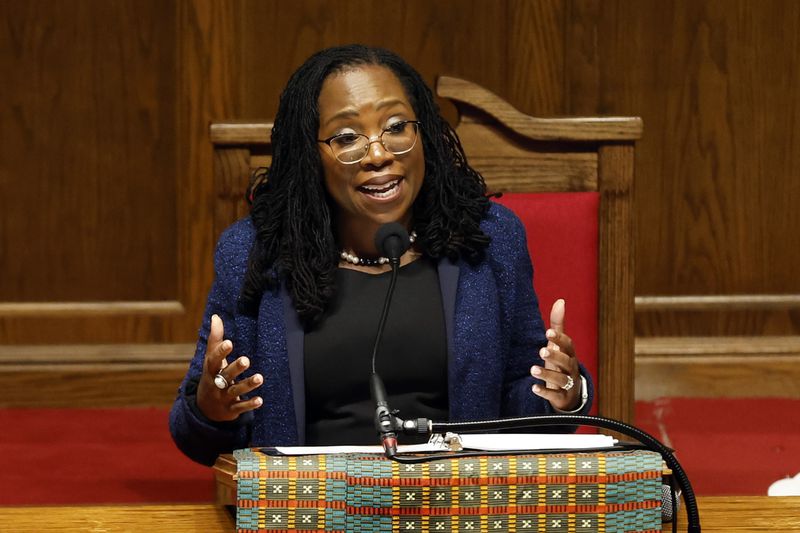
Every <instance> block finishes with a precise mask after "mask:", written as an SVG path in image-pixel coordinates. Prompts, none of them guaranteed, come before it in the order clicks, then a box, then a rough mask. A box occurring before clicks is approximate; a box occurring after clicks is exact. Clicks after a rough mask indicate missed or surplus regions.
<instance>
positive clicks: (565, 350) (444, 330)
mask: <svg viewBox="0 0 800 533" xmlns="http://www.w3.org/2000/svg"><path fill="white" fill-rule="evenodd" d="M272 149H273V159H272V165H271V166H270V168H269V169H268V170H267V171H266V174H265V178H266V179H264V180H263V181H261V182H259V184H258V185H257V186H256V187H254V189H253V190H252V204H253V205H252V210H251V213H250V215H249V216H247V217H245V218H244V219H242V220H240V221H238V222H237V223H235V224H234V225H233V226H231V227H230V228H228V229H227V230H226V231H225V232H224V234H223V235H222V237H221V238H220V241H219V243H218V246H217V250H216V254H215V280H214V284H213V286H212V288H211V291H210V294H209V296H208V303H207V306H206V311H205V316H204V318H203V323H202V326H201V329H200V335H199V340H198V343H197V350H196V353H195V356H194V358H193V360H192V362H191V365H190V368H189V371H188V373H187V375H186V378H185V379H184V380H183V382H182V384H181V386H180V390H179V394H178V397H177V399H176V400H175V404H174V406H173V408H172V412H171V415H170V429H171V431H172V435H173V438H174V439H175V442H176V443H177V445H178V446H179V448H180V449H181V450H183V452H184V453H186V455H188V456H189V457H191V458H192V459H194V460H196V461H198V462H200V463H204V464H212V463H213V462H214V460H215V459H216V457H217V456H218V455H219V454H221V453H230V452H231V451H232V450H234V449H236V448H243V447H247V446H276V445H300V444H303V445H317V444H319V445H333V444H377V442H378V441H377V437H376V430H375V426H374V421H373V417H374V413H375V404H374V402H373V400H372V399H371V397H370V387H369V384H368V382H369V376H370V373H371V369H372V363H371V353H372V345H373V343H374V341H375V334H376V330H377V326H378V318H379V315H380V310H381V307H382V305H383V300H384V297H385V295H386V290H387V287H388V282H389V279H388V276H389V275H390V267H389V265H388V264H387V263H388V262H387V260H386V258H385V257H381V253H380V252H379V251H378V249H377V248H376V245H375V233H376V231H377V230H378V228H379V227H381V226H382V225H383V224H385V223H389V222H397V223H399V224H401V225H402V226H403V227H404V228H405V229H406V230H407V231H408V233H409V234H410V236H411V241H412V242H411V247H410V248H409V249H408V250H407V251H406V252H405V253H403V255H402V256H401V257H400V269H399V273H398V278H397V290H396V291H395V294H394V299H393V301H392V307H391V312H390V315H389V319H388V321H387V323H386V328H385V330H384V333H383V340H382V343H381V346H382V349H381V351H380V353H379V354H378V357H377V361H376V368H377V371H378V373H379V374H380V375H381V377H382V378H383V380H384V382H385V383H386V390H387V391H388V394H389V398H388V399H389V404H390V405H391V406H392V408H394V409H398V410H399V412H400V416H404V417H414V418H416V417H425V418H429V419H431V420H436V421H454V422H455V421H464V420H480V419H487V418H499V417H505V416H526V415H532V414H539V413H557V412H575V413H586V412H588V410H589V408H590V405H591V398H592V384H591V380H590V379H589V375H588V373H587V372H586V371H585V369H584V368H583V367H582V366H581V365H580V364H579V363H578V360H577V359H576V357H575V352H574V349H573V346H572V342H571V340H570V338H569V336H568V335H566V334H565V333H564V330H563V323H564V313H565V311H564V302H563V301H561V300H559V301H557V302H556V303H555V304H554V306H553V310H552V313H551V328H550V329H548V330H547V331H545V328H544V324H543V321H542V319H541V316H540V313H539V310H538V303H537V300H536V295H535V294H534V291H533V285H532V275H533V271H532V267H531V262H530V258H529V255H528V251H527V247H526V241H525V234H524V230H523V227H522V224H521V223H520V221H519V220H518V219H517V218H516V217H515V216H514V214H513V213H511V212H510V211H509V210H508V209H506V208H504V207H502V206H500V205H497V204H495V203H493V202H491V201H490V200H489V199H488V198H487V196H486V187H485V184H484V181H483V178H482V177H481V176H480V174H478V173H477V172H476V171H475V170H474V169H472V168H471V167H470V166H469V164H468V163H467V160H466V157H465V155H464V152H463V149H462V148H461V144H460V142H459V140H458V137H457V136H456V134H455V132H454V131H453V129H452V128H451V127H450V126H449V125H448V124H447V122H446V121H445V120H444V119H443V118H442V117H441V115H440V113H439V110H438V107H437V105H436V102H435V100H434V97H433V94H432V92H431V91H430V89H429V88H428V87H427V85H426V84H425V83H424V81H423V80H422V78H421V77H420V75H419V74H418V73H417V72H416V71H415V70H414V69H413V68H411V67H410V66H409V65H408V64H406V63H405V62H404V61H403V60H402V59H401V58H400V57H398V56H397V55H395V54H393V53H391V52H389V51H387V50H383V49H379V48H370V47H366V46H360V45H351V46H343V47H336V48H329V49H326V50H323V51H321V52H318V53H316V54H315V55H313V56H312V57H310V58H309V59H308V60H307V61H306V62H305V63H304V64H303V65H302V66H301V67H300V68H299V69H298V70H297V71H296V72H295V73H294V74H293V75H292V77H291V79H290V80H289V82H288V84H287V85H286V88H285V89H284V91H283V94H282V95H281V99H280V104H279V107H278V112H277V115H276V117H275V123H274V127H273V130H272Z"/></svg>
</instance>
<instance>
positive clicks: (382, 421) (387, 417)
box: [369, 222, 411, 458]
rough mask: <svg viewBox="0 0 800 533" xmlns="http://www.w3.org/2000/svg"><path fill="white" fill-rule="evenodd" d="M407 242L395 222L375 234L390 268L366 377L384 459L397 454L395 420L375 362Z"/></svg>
mask: <svg viewBox="0 0 800 533" xmlns="http://www.w3.org/2000/svg"><path fill="white" fill-rule="evenodd" d="M410 245H411V241H410V239H409V236H408V232H407V231H406V229H405V228H404V227H403V226H402V225H400V224H398V223H397V222H391V223H389V224H384V225H383V226H381V227H380V228H378V231H377V232H376V233H375V247H376V248H377V249H378V252H380V253H382V254H383V255H384V256H386V257H388V258H389V266H391V268H392V274H391V278H390V280H389V289H388V290H387V291H386V299H385V300H384V301H383V311H381V317H380V320H379V321H378V331H377V333H376V335H375V344H374V346H373V347H372V374H371V375H370V381H369V382H370V392H371V393H372V399H373V401H374V402H375V405H376V409H375V429H377V430H378V434H379V435H380V439H381V445H382V446H383V450H384V452H385V453H386V457H389V458H392V457H394V456H396V455H397V430H398V429H399V428H398V427H396V426H397V423H396V422H397V419H396V418H395V417H394V416H393V415H392V412H391V409H390V408H389V402H388V401H387V399H386V389H385V388H384V386H383V381H382V380H381V378H380V376H379V375H378V372H377V370H376V365H375V361H376V359H377V354H378V348H379V347H380V343H381V338H382V337H383V329H384V327H385V326H386V319H387V317H388V316H389V307H390V304H391V302H392V295H393V294H394V287H395V285H396V284H397V271H398V270H399V269H400V257H401V256H402V255H403V254H404V253H405V251H406V250H408V247H409V246H410Z"/></svg>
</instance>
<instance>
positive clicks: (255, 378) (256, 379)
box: [253, 374, 264, 385]
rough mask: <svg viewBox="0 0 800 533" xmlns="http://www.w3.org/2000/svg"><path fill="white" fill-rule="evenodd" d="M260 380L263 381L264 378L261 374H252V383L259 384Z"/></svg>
mask: <svg viewBox="0 0 800 533" xmlns="http://www.w3.org/2000/svg"><path fill="white" fill-rule="evenodd" d="M262 381H264V378H262V377H261V374H256V375H255V376H253V383H255V384H256V385H260V384H261V382H262Z"/></svg>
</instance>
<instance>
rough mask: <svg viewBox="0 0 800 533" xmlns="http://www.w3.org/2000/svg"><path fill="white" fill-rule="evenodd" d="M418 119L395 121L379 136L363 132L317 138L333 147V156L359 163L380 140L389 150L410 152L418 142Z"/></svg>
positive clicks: (392, 151) (346, 162) (351, 163)
mask: <svg viewBox="0 0 800 533" xmlns="http://www.w3.org/2000/svg"><path fill="white" fill-rule="evenodd" d="M419 127H420V123H419V121H418V120H401V121H400V122H395V123H394V124H392V125H391V126H389V127H388V128H386V129H385V130H383V131H382V132H381V134H380V135H378V136H377V137H367V136H366V135H364V134H363V133H340V134H338V135H334V136H333V137H328V138H327V139H324V140H323V139H317V142H321V143H325V144H327V145H328V147H329V148H330V149H331V153H332V154H333V156H334V157H335V158H336V159H338V160H339V162H340V163H344V164H345V165H353V164H355V163H358V162H359V161H361V160H362V159H364V158H365V157H367V153H368V152H369V147H370V146H371V145H372V143H374V142H376V141H380V143H381V145H382V146H383V148H384V149H385V150H386V151H387V152H391V153H392V154H394V155H403V154H405V153H408V152H410V151H411V150H412V149H413V148H414V146H415V145H416V144H417V132H418V131H419Z"/></svg>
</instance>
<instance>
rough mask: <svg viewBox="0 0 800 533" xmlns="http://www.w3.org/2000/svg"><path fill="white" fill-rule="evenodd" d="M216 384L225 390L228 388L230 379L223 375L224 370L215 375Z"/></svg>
mask: <svg viewBox="0 0 800 533" xmlns="http://www.w3.org/2000/svg"><path fill="white" fill-rule="evenodd" d="M214 385H216V386H217V388H218V389H220V390H225V389H227V388H228V380H227V379H225V376H223V375H222V372H218V373H217V375H216V376H214Z"/></svg>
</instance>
